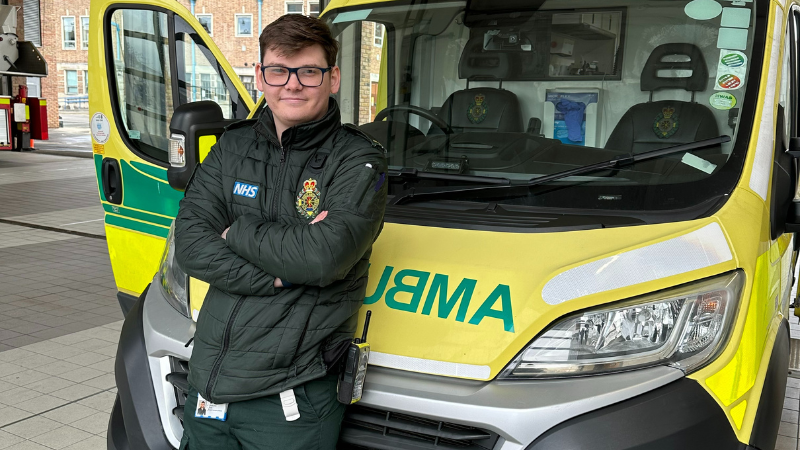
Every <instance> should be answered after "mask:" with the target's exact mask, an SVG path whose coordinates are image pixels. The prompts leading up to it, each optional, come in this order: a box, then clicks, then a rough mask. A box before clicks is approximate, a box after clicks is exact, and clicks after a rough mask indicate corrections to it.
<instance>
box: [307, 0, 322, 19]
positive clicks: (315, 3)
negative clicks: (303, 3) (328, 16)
mask: <svg viewBox="0 0 800 450" xmlns="http://www.w3.org/2000/svg"><path fill="white" fill-rule="evenodd" d="M311 5H317V15H316V16H315V15H313V14H314V11H311ZM319 7H320V1H319V0H317V1H314V0H308V15H309V17H319V14H320V13H321V12H322V11H320V8H319Z"/></svg>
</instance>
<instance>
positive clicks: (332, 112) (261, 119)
mask: <svg viewBox="0 0 800 450" xmlns="http://www.w3.org/2000/svg"><path fill="white" fill-rule="evenodd" d="M341 126H342V117H341V114H340V113H339V104H338V103H336V99H334V98H333V97H330V98H329V100H328V112H326V113H325V115H324V116H322V118H321V119H319V120H315V121H313V122H307V123H303V124H300V125H295V126H293V127H290V128H288V129H286V131H284V132H283V136H281V139H280V140H279V139H278V135H277V132H276V131H275V118H274V117H273V115H272V110H271V109H269V106H265V107H264V109H262V110H261V113H260V114H259V116H258V119H257V120H256V123H255V125H253V128H254V129H255V131H256V132H257V133H258V134H260V135H261V136H263V137H265V138H267V139H269V140H270V142H272V143H273V144H275V145H281V146H283V147H287V146H289V145H291V146H292V150H312V149H316V148H319V147H320V146H321V145H322V144H323V143H324V142H325V140H326V139H327V138H328V136H330V134H331V133H333V132H334V131H336V130H338V129H339V127H341ZM279 143H280V144H279Z"/></svg>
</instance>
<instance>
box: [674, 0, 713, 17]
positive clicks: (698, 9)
mask: <svg viewBox="0 0 800 450" xmlns="http://www.w3.org/2000/svg"><path fill="white" fill-rule="evenodd" d="M683 12H684V13H686V15H687V16H689V17H691V18H692V19H694V20H709V19H713V18H714V17H717V16H718V15H720V13H722V5H720V4H719V3H717V2H715V1H714V0H693V1H691V2H689V4H688V5H686V7H685V8H684V9H683Z"/></svg>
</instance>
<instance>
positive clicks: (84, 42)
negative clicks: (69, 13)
mask: <svg viewBox="0 0 800 450" xmlns="http://www.w3.org/2000/svg"><path fill="white" fill-rule="evenodd" d="M83 19H86V39H84V38H83V28H84V27H83ZM78 22H80V23H81V50H89V16H79V20H78ZM75 34H76V36H75V39H76V40H77V33H75Z"/></svg>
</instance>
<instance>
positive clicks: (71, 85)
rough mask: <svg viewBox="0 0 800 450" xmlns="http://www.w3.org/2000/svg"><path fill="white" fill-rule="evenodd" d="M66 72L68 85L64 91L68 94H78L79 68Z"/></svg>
mask: <svg viewBox="0 0 800 450" xmlns="http://www.w3.org/2000/svg"><path fill="white" fill-rule="evenodd" d="M64 74H65V75H66V78H67V86H66V88H65V89H64V92H66V93H67V94H77V93H78V71H77V70H65V71H64Z"/></svg>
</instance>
